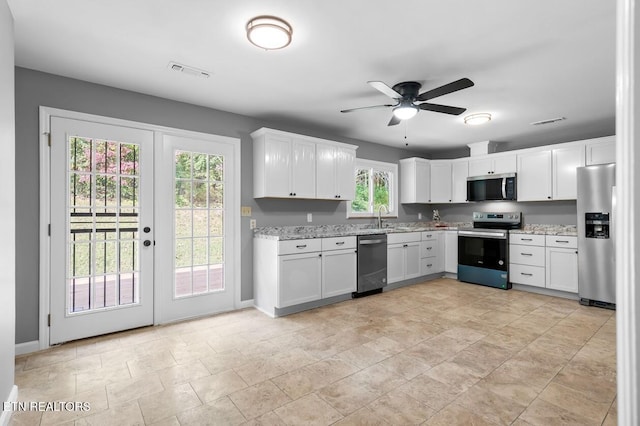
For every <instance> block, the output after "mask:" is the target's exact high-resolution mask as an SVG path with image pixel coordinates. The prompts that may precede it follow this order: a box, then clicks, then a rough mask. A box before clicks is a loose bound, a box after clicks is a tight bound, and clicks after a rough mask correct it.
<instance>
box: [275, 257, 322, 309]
mask: <svg viewBox="0 0 640 426" xmlns="http://www.w3.org/2000/svg"><path fill="white" fill-rule="evenodd" d="M278 275H279V277H280V280H279V285H278V304H277V305H276V307H277V308H286V307H287V306H293V305H299V304H300V303H305V302H311V301H314V300H318V299H320V298H321V295H322V287H321V279H322V256H321V254H320V253H319V252H311V253H303V254H290V255H285V256H278Z"/></svg>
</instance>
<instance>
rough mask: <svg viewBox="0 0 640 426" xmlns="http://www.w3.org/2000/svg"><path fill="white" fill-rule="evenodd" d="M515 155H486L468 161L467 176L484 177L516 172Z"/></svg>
mask: <svg viewBox="0 0 640 426" xmlns="http://www.w3.org/2000/svg"><path fill="white" fill-rule="evenodd" d="M516 168H517V164H516V154H515V153H511V154H488V155H483V156H482V157H480V158H470V159H469V176H484V175H493V174H496V175H498V174H502V173H514V172H515V171H516Z"/></svg>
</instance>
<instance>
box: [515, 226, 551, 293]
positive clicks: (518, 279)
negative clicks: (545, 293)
mask: <svg viewBox="0 0 640 426" xmlns="http://www.w3.org/2000/svg"><path fill="white" fill-rule="evenodd" d="M544 248H545V239H544V235H528V234H509V281H511V282H512V283H515V284H524V285H530V286H534V287H545V251H544Z"/></svg>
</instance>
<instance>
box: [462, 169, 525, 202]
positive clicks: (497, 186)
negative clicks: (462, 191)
mask: <svg viewBox="0 0 640 426" xmlns="http://www.w3.org/2000/svg"><path fill="white" fill-rule="evenodd" d="M496 200H513V201H515V200H517V196H516V174H515V173H504V174H501V175H487V176H473V177H468V178H467V201H496Z"/></svg>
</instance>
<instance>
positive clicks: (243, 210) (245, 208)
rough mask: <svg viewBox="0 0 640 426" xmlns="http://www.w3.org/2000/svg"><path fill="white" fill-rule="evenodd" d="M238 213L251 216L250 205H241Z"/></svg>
mask: <svg viewBox="0 0 640 426" xmlns="http://www.w3.org/2000/svg"><path fill="white" fill-rule="evenodd" d="M240 214H241V215H242V216H251V206H242V208H241V209H240Z"/></svg>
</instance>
